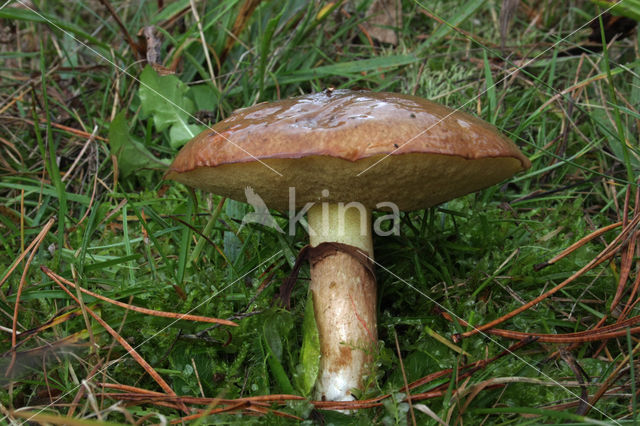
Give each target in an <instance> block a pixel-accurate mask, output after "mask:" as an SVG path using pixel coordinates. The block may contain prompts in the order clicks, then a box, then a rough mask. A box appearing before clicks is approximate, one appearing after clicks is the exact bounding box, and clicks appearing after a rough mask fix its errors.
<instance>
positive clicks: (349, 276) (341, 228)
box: [307, 203, 378, 401]
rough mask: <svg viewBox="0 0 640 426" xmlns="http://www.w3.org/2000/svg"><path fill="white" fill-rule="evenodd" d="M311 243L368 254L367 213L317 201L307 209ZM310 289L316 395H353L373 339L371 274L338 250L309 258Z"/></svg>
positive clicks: (369, 361) (353, 206)
mask: <svg viewBox="0 0 640 426" xmlns="http://www.w3.org/2000/svg"><path fill="white" fill-rule="evenodd" d="M307 217H308V222H309V228H310V230H309V234H310V241H311V246H312V247H317V246H318V245H319V244H321V243H325V242H338V243H342V244H348V245H351V246H354V247H356V248H357V249H359V250H361V251H363V252H364V253H365V254H366V255H367V256H369V257H370V258H373V244H372V239H371V212H370V211H368V210H367V209H365V208H364V206H362V205H361V204H355V203H354V204H351V205H350V204H347V205H344V204H342V203H337V204H336V203H322V204H321V205H317V204H316V205H314V206H313V207H312V208H311V209H310V210H309V211H308V216H307ZM310 288H311V293H312V295H313V306H314V311H315V319H316V324H317V327H318V334H319V338H320V351H321V358H320V371H319V374H318V379H317V381H316V391H315V392H316V398H318V399H320V400H328V401H350V400H353V399H355V398H354V397H353V395H352V394H351V390H352V389H354V388H356V389H363V387H364V383H363V377H364V376H367V375H370V374H371V372H372V371H373V370H372V365H371V364H372V360H373V352H374V349H375V347H376V342H377V338H378V337H377V336H378V334H377V327H376V282H375V278H374V277H373V276H372V275H371V273H370V271H368V270H367V268H366V266H365V265H363V264H362V263H361V262H360V261H359V260H358V259H357V258H355V257H354V256H353V255H351V254H348V253H345V252H341V251H338V252H336V253H334V254H330V255H328V256H325V257H323V258H321V259H320V260H318V261H315V262H312V265H311V287H310Z"/></svg>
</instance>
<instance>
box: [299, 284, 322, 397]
mask: <svg viewBox="0 0 640 426" xmlns="http://www.w3.org/2000/svg"><path fill="white" fill-rule="evenodd" d="M319 370H320V337H319V335H318V327H317V326H316V318H315V315H314V313H313V297H311V292H309V296H308V297H307V304H306V306H305V308H304V320H303V322H302V348H301V349H300V364H299V365H298V377H297V379H298V380H297V382H298V387H299V388H300V390H301V391H302V394H303V395H305V396H308V395H310V394H311V390H312V389H313V386H314V385H315V383H316V379H317V378H318V371H319Z"/></svg>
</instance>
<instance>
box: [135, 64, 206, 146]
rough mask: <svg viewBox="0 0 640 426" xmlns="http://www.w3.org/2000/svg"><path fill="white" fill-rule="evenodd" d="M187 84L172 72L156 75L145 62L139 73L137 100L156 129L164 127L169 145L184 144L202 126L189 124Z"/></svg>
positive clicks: (192, 107)
mask: <svg viewBox="0 0 640 426" xmlns="http://www.w3.org/2000/svg"><path fill="white" fill-rule="evenodd" d="M188 91H189V88H188V87H187V85H186V84H184V83H183V82H182V81H180V79H179V78H178V77H176V76H175V75H164V76H160V75H158V73H156V72H155V71H154V70H153V68H151V67H149V66H147V67H146V68H145V69H144V70H143V71H142V74H140V89H139V90H138V96H140V103H141V106H142V115H143V117H152V118H153V124H154V126H155V127H156V130H158V131H159V132H162V131H164V130H166V129H168V128H171V129H170V131H169V138H170V139H169V143H170V145H171V147H172V148H178V147H180V146H181V145H184V144H185V143H186V142H187V141H188V140H189V139H191V138H193V137H194V136H196V135H197V134H198V133H200V132H201V131H202V130H204V127H202V126H196V125H191V124H189V121H190V120H191V119H192V114H193V113H194V112H195V105H194V104H193V102H192V101H191V99H190V98H189V96H188V94H187V92H188Z"/></svg>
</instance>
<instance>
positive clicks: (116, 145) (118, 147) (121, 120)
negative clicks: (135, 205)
mask: <svg viewBox="0 0 640 426" xmlns="http://www.w3.org/2000/svg"><path fill="white" fill-rule="evenodd" d="M109 146H110V148H111V155H115V156H116V159H117V161H118V169H119V172H120V174H121V175H122V176H125V177H126V176H128V175H130V174H131V173H134V172H137V171H140V170H143V169H149V168H157V167H158V166H160V165H163V164H164V163H162V162H161V161H160V160H158V159H157V158H156V157H155V156H154V155H153V154H152V153H150V152H149V150H148V149H147V148H146V147H145V146H144V144H142V143H141V142H138V141H136V140H134V139H133V138H132V137H131V135H130V134H129V125H128V124H127V120H126V117H125V112H124V111H121V112H119V113H118V114H117V115H116V116H115V118H114V119H113V121H112V122H111V125H110V126H109Z"/></svg>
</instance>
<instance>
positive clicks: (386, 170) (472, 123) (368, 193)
mask: <svg viewBox="0 0 640 426" xmlns="http://www.w3.org/2000/svg"><path fill="white" fill-rule="evenodd" d="M529 166H530V162H529V160H528V159H527V158H526V157H525V156H524V155H523V154H522V153H521V152H520V150H519V149H518V148H517V147H516V146H515V145H514V144H513V142H511V141H510V140H509V139H507V138H506V137H504V136H503V135H502V134H501V133H499V132H498V131H497V129H496V128H495V127H493V126H491V125H490V124H488V123H486V122H484V121H482V120H479V119H478V118H475V117H473V116H471V115H469V114H466V113H463V112H460V111H454V110H451V109H449V108H447V107H444V106H442V105H439V104H436V103H433V102H430V101H427V100H425V99H422V98H418V97H415V96H408V95H401V94H396V93H384V92H369V91H351V90H332V91H329V90H327V91H324V92H322V93H314V94H310V95H305V96H301V97H297V98H293V99H286V100H281V101H277V102H270V103H261V104H258V105H255V106H252V107H249V108H244V109H241V110H238V111H235V112H234V113H233V114H232V115H231V116H229V117H228V118H227V119H225V120H223V121H221V122H219V123H217V124H216V125H215V126H213V128H212V130H206V131H204V132H202V133H201V134H200V135H198V136H196V137H195V138H194V139H193V140H191V141H190V142H189V143H188V144H187V145H185V146H184V147H183V148H182V150H181V151H180V152H179V153H178V156H177V157H176V159H175V160H174V162H173V164H172V165H171V167H170V168H169V171H168V172H167V176H166V177H167V178H168V179H175V180H177V181H179V182H182V183H184V184H187V185H190V186H193V187H196V188H200V189H203V190H206V191H209V192H213V193H215V194H218V195H223V196H227V197H230V198H233V199H236V200H239V201H247V198H246V197H247V188H248V187H250V188H251V191H250V192H251V193H253V194H257V195H258V196H260V198H262V200H263V201H264V202H265V203H266V205H267V206H268V207H269V208H274V209H278V210H287V209H290V208H300V207H302V206H304V205H305V204H307V203H309V202H325V201H326V202H344V203H348V202H352V201H357V202H361V203H363V204H364V205H365V206H367V207H368V208H372V209H375V208H380V207H381V206H379V204H380V203H385V202H386V203H388V202H391V203H394V204H396V205H397V206H398V207H399V208H400V209H401V210H414V209H420V208H426V207H430V206H433V205H436V204H439V203H442V202H444V201H447V200H449V199H452V198H455V197H458V196H460V195H464V194H467V193H470V192H474V191H477V190H479V189H482V188H485V187H487V186H491V185H493V184H495V183H498V182H500V181H502V180H504V179H507V178H508V177H510V176H512V175H514V174H515V173H517V172H519V171H522V170H525V169H527V168H529ZM382 207H383V208H384V206H382Z"/></svg>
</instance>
